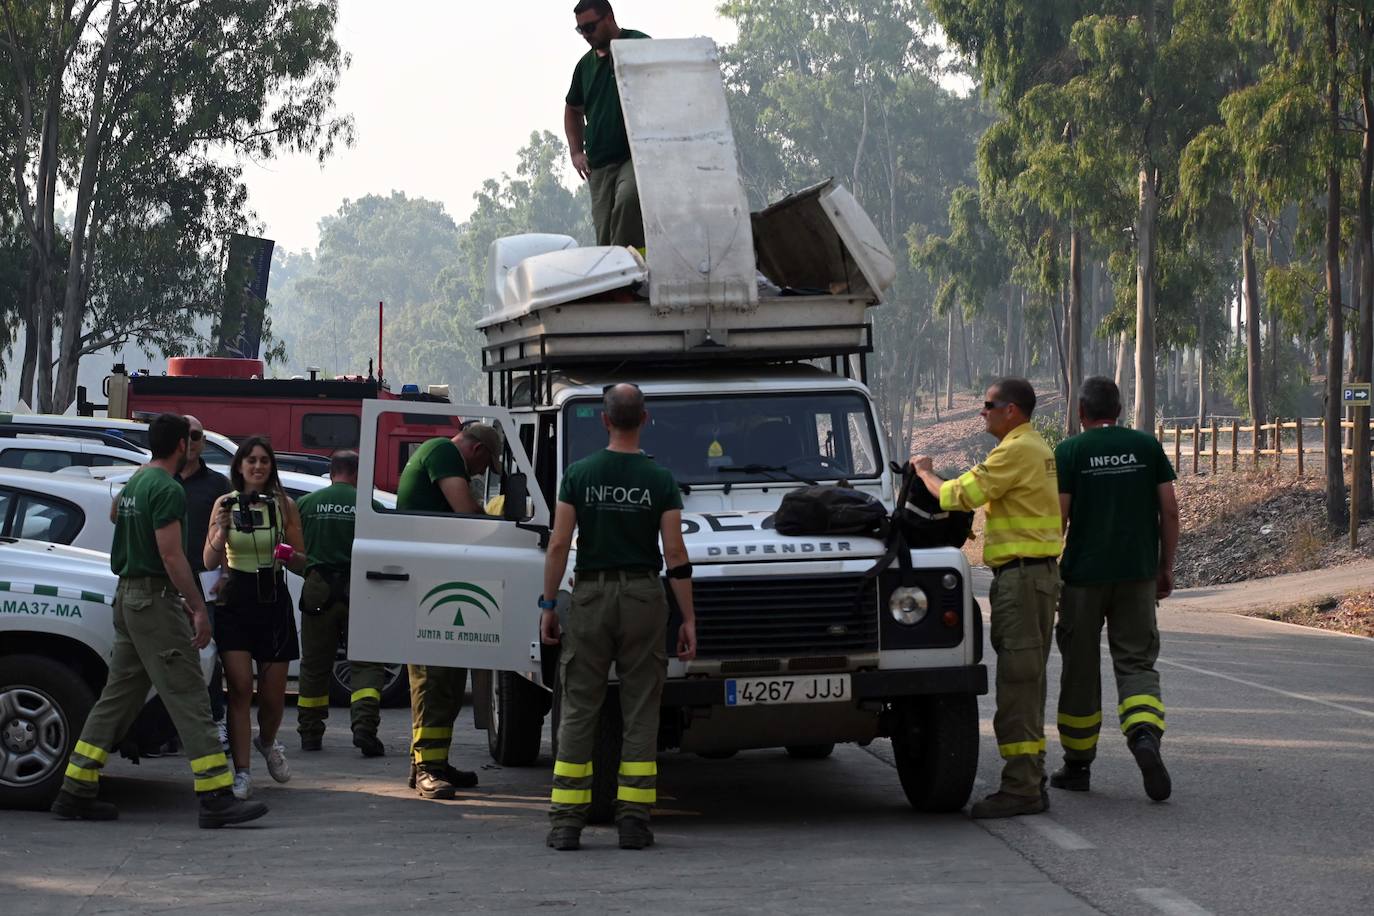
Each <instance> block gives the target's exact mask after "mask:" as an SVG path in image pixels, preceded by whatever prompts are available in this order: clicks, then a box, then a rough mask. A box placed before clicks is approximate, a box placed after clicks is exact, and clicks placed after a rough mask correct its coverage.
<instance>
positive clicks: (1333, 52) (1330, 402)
mask: <svg viewBox="0 0 1374 916" xmlns="http://www.w3.org/2000/svg"><path fill="white" fill-rule="evenodd" d="M1336 16H1337V7H1336V4H1335V2H1331V3H1329V4H1328V6H1327V10H1326V44H1327V47H1326V51H1327V83H1326V118H1327V131H1328V135H1329V138H1330V140H1331V141H1332V143H1333V144H1336V143H1337V142H1338V141H1339V139H1340V136H1341V120H1340V119H1341V84H1340V79H1341V75H1342V74H1341V70H1340V63H1339V60H1338V51H1339V47H1338V44H1337V36H1336ZM1328 156H1329V160H1330V161H1328V162H1327V164H1326V334H1327V341H1326V349H1327V365H1326V407H1325V410H1324V416H1325V420H1326V429H1325V431H1324V435H1323V447H1324V448H1325V450H1326V523H1327V527H1329V528H1330V529H1332V531H1334V532H1340V531H1341V530H1343V529H1344V528H1345V525H1346V521H1347V519H1348V516H1347V514H1346V506H1345V467H1344V462H1343V460H1342V458H1341V439H1342V436H1341V371H1342V366H1341V357H1342V356H1343V350H1344V346H1343V345H1344V343H1345V316H1344V315H1343V314H1342V313H1341V163H1340V161H1339V160H1338V159H1337V154H1336V153H1335V152H1334V151H1333V152H1331V153H1329V154H1328Z"/></svg>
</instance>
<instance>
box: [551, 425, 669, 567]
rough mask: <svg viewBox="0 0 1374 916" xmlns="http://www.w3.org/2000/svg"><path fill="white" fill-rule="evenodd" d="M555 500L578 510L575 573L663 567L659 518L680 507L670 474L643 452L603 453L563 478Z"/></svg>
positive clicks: (587, 460) (581, 464) (580, 462)
mask: <svg viewBox="0 0 1374 916" xmlns="http://www.w3.org/2000/svg"><path fill="white" fill-rule="evenodd" d="M558 501H559V502H562V503H568V504H570V505H571V506H573V507H574V508H575V509H576V510H577V531H578V534H577V571H578V572H591V571H594V570H598V569H623V570H644V569H648V570H653V571H655V572H657V571H658V569H659V567H661V566H662V565H663V554H662V553H660V552H659V549H658V528H659V522H660V520H661V519H662V518H663V513H665V512H668V511H671V510H673V509H681V508H682V491H681V490H679V489H678V486H677V481H675V480H673V474H672V472H671V471H669V470H668V469H667V468H665V467H661V466H660V465H658V464H656V463H655V462H654V460H653V459H652V458H650V457H648V456H647V455H644V454H642V453H638V452H637V453H634V454H630V453H628V452H613V451H611V450H610V449H603V450H601V451H599V452H597V453H596V454H595V455H588V456H587V457H586V458H583V459H582V460H581V461H577V462H574V463H573V464H572V466H570V467H569V468H568V469H567V471H565V472H564V473H563V481H562V483H561V484H559V487H558Z"/></svg>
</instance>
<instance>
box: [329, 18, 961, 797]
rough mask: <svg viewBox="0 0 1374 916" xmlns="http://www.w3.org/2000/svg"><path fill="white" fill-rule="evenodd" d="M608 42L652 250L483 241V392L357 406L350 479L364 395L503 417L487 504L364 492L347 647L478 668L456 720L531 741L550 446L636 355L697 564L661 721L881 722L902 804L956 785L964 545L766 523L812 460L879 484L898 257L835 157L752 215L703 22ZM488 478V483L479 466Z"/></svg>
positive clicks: (816, 740) (589, 437)
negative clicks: (689, 633)
mask: <svg viewBox="0 0 1374 916" xmlns="http://www.w3.org/2000/svg"><path fill="white" fill-rule="evenodd" d="M615 54H616V77H617V80H618V81H619V84H620V90H621V99H622V103H623V105H624V108H625V112H626V124H627V131H628V133H629V136H630V142H631V147H632V149H633V152H634V161H635V169H636V174H637V176H638V182H639V187H640V196H641V208H642V210H643V213H644V218H645V228H646V236H647V242H648V244H647V248H646V252H645V254H644V255H643V256H641V255H640V253H639V252H637V251H634V250H632V249H625V248H579V247H576V243H575V242H574V241H573V240H572V239H570V238H567V237H563V236H550V235H536V236H519V237H514V238H508V239H501V240H498V241H497V242H496V243H494V244H493V246H492V251H491V257H490V267H489V275H488V290H487V296H488V308H489V314H488V315H487V317H486V318H484V319H483V320H482V321H481V322H479V324H478V327H479V329H480V330H481V331H482V332H483V334H484V335H485V337H486V344H485V346H484V348H483V354H482V355H483V367H484V369H485V370H486V371H487V372H488V373H489V374H488V379H489V386H488V388H489V392H490V397H489V401H490V403H488V404H468V405H456V404H449V405H439V406H436V407H435V409H434V410H432V411H430V410H428V407H427V405H418V404H406V405H403V406H400V407H390V406H389V405H388V404H387V403H386V402H367V403H366V404H365V406H364V413H363V443H362V448H361V453H362V455H363V466H362V469H361V477H362V483H361V488H362V489H363V491H364V492H366V487H367V486H369V481H371V480H372V479H373V474H374V467H375V457H374V456H375V443H376V438H377V430H378V420H379V418H380V417H381V416H382V415H383V414H384V413H386V412H387V411H388V410H405V411H407V412H410V413H416V412H432V413H435V414H436V415H452V414H455V413H457V414H461V415H462V416H463V417H464V418H465V419H475V418H484V419H486V420H487V421H488V422H491V423H494V424H495V425H497V426H499V427H500V428H501V429H502V430H503V431H504V433H505V435H506V442H507V454H506V456H505V465H506V467H505V471H506V473H505V475H504V480H503V481H500V482H499V483H501V485H502V487H503V489H502V492H503V493H504V494H505V496H506V500H505V507H506V508H505V513H504V516H505V517H501V518H496V517H488V516H464V515H449V514H437V513H403V512H398V511H376V510H374V509H373V508H372V507H371V506H370V505H369V504H368V501H367V500H361V501H360V504H359V507H358V523H357V540H356V542H355V545H354V563H353V582H352V595H353V612H352V617H351V627H350V637H349V641H350V645H351V647H352V651H353V653H354V655H355V657H358V658H370V659H377V660H387V661H407V662H416V663H426V664H439V665H452V666H461V667H468V668H472V669H480V670H478V671H477V672H476V673H475V676H474V706H475V711H476V722H477V725H478V727H480V728H486V730H487V733H488V743H489V746H490V749H491V752H492V755H493V757H494V758H495V759H496V760H497V761H498V762H500V763H503V764H505V765H530V764H533V763H534V762H535V761H536V759H537V758H538V756H539V753H540V748H541V739H542V735H543V725H544V718H545V715H546V714H547V713H548V712H549V711H550V709H552V712H553V718H554V720H555V735H556V720H557V718H558V702H557V695H558V689H557V685H556V683H555V678H556V669H557V665H556V664H555V658H556V655H555V653H554V652H550V651H549V650H547V649H546V648H545V647H541V645H540V643H539V639H538V631H537V625H538V611H537V608H536V599H537V598H538V596H539V592H540V590H541V587H542V569H543V565H544V550H543V548H544V546H545V544H546V542H547V538H548V526H549V524H550V517H551V515H550V513H551V506H552V504H553V502H554V500H555V499H556V493H557V487H558V481H559V479H560V477H561V476H562V474H563V471H564V469H565V468H567V467H568V465H569V464H571V463H572V462H574V461H576V460H578V459H579V458H582V457H583V456H585V455H588V454H590V453H592V452H594V451H595V450H597V449H600V448H602V447H604V446H605V441H606V440H605V432H604V430H603V428H602V426H601V422H600V410H601V399H602V394H603V389H604V387H605V386H606V385H608V384H610V383H613V382H619V381H634V382H636V383H638V384H639V385H640V387H641V388H642V389H643V391H644V394H645V397H646V399H647V403H648V408H649V412H650V416H651V422H650V425H649V426H648V427H647V428H646V429H645V431H644V436H643V441H642V446H643V448H644V449H645V451H646V452H647V453H649V454H650V455H652V456H653V457H654V458H655V460H657V461H658V462H659V463H661V464H663V465H664V466H666V467H668V468H669V469H671V470H672V472H673V474H674V477H675V478H676V479H677V481H678V482H679V484H680V485H681V487H682V490H683V494H684V504H685V510H684V514H683V528H684V535H685V540H686V544H687V548H688V552H689V555H690V558H691V562H692V564H693V566H694V567H695V576H694V579H693V593H694V601H695V604H696V610H697V635H698V642H699V648H698V653H697V658H696V659H695V660H693V661H691V662H687V663H683V662H680V661H678V660H677V659H676V658H674V657H673V654H674V653H673V648H672V647H671V646H665V651H666V652H667V655H668V656H669V661H668V680H667V684H666V687H665V689H664V694H663V702H662V716H661V726H660V740H659V743H660V746H661V747H662V748H664V749H669V748H677V749H681V750H683V751H691V752H697V753H701V754H704V755H708V756H729V755H730V754H732V753H734V752H735V751H738V750H741V749H747V748H771V747H784V748H786V749H787V750H788V752H789V753H791V754H792V755H793V756H796V757H821V756H825V755H827V754H829V753H830V751H831V749H832V748H833V746H834V744H835V743H837V742H858V743H861V744H863V743H867V742H870V741H872V740H874V739H875V738H878V737H889V738H891V739H892V742H893V746H894V750H895V754H896V760H897V766H898V771H899V775H900V779H901V783H902V787H903V789H904V790H905V793H906V796H907V798H908V800H909V801H910V803H911V804H912V805H913V806H914V807H916V808H918V809H920V810H924V811H950V810H956V809H958V808H961V807H962V806H963V805H964V803H965V802H966V800H967V798H968V795H969V792H970V791H971V788H972V784H973V779H974V774H975V771H976V768H977V754H978V714H977V704H976V697H977V695H978V694H980V693H985V692H986V690H987V673H986V669H985V668H984V666H983V665H982V664H981V651H982V648H981V647H982V634H981V617H980V616H979V614H978V612H977V609H976V605H975V604H974V602H973V600H972V591H971V578H970V573H969V566H968V563H967V561H966V560H965V558H964V556H963V554H962V552H961V551H960V550H958V549H956V548H955V547H954V546H948V547H941V548H933V549H924V550H913V551H911V552H910V555H909V560H910V562H909V564H908V563H894V564H892V565H891V566H890V567H889V568H887V569H886V570H885V571H883V572H882V573H881V574H880V575H877V576H874V577H865V575H864V574H865V573H866V572H868V571H869V570H871V569H872V568H873V567H874V565H875V563H877V562H878V560H879V559H880V558H882V557H883V556H884V553H885V549H886V548H885V544H884V543H883V542H882V541H880V540H878V539H877V538H876V537H860V536H855V537H826V536H816V537H786V536H783V535H780V534H778V533H777V532H776V531H775V530H774V529H773V524H772V522H773V513H774V510H776V509H777V507H778V505H779V503H780V502H781V500H782V497H783V495H784V494H785V493H786V492H788V491H789V490H791V489H794V488H796V487H799V486H802V485H804V484H805V483H809V482H817V483H827V484H835V483H840V482H844V483H845V484H846V485H847V486H850V487H853V488H855V489H859V490H862V491H864V492H866V493H869V494H871V495H872V496H874V497H876V498H878V499H880V500H882V501H883V502H884V504H885V505H887V506H888V508H889V509H891V508H892V506H893V502H894V480H893V478H892V476H891V472H890V470H889V464H888V456H887V454H886V452H885V449H884V445H883V437H882V436H881V435H880V433H879V430H878V427H877V424H876V422H875V419H874V412H873V409H872V403H871V399H870V395H869V392H868V389H867V387H866V385H865V384H864V374H865V355H866V354H867V353H868V352H869V351H871V349H872V330H871V326H870V325H869V323H868V321H867V319H866V310H867V309H868V308H869V307H870V306H873V305H877V304H879V303H880V302H881V301H882V294H883V291H884V290H885V289H886V288H887V287H888V286H889V285H890V284H891V283H892V280H893V277H894V274H895V271H894V267H893V262H892V257H891V254H890V253H889V251H888V249H887V247H886V246H885V244H884V243H883V241H882V238H881V237H880V235H879V234H878V232H877V230H876V229H875V228H874V226H873V224H872V223H871V221H869V219H868V217H867V216H866V215H865V214H864V213H863V211H862V209H861V208H860V207H859V205H858V204H857V202H856V201H855V200H854V198H853V197H852V196H851V195H850V194H849V193H848V192H847V191H846V190H844V189H843V188H842V187H839V186H837V185H833V184H831V183H829V182H824V183H822V184H819V185H816V186H814V187H812V188H808V189H806V190H805V191H803V192H800V193H798V194H795V195H792V196H791V197H788V198H787V199H785V200H783V201H780V202H779V203H777V204H774V205H773V206H771V207H769V208H767V209H765V210H763V211H761V212H758V213H753V214H751V213H749V211H748V208H747V206H745V202H744V195H743V192H742V191H741V189H740V185H739V182H738V178H737V175H736V172H735V163H734V156H735V153H734V144H733V138H732V136H731V135H730V130H729V122H728V117H727V116H726V112H725V100H724V95H723V91H722V89H721V84H720V77H719V71H718V69H717V64H716V60H715V48H714V46H713V45H712V44H711V43H710V42H709V41H707V40H704V39H692V40H670V41H654V40H638V41H625V42H619V43H617V45H616V47H615ZM665 94H666V95H665ZM760 274H762V275H764V276H766V281H767V282H764V281H763V280H761V279H760ZM486 484H487V486H488V490H489V495H490V492H494V491H495V488H496V486H497V484H498V481H497V480H495V479H494V477H493V479H491V480H489V481H486ZM574 563H575V558H574ZM574 563H570V564H569V569H570V570H571V568H572V566H573V565H574ZM570 587H571V578H569V581H568V583H567V587H566V588H565V590H564V592H563V593H562V594H561V595H560V597H561V598H562V599H563V600H562V601H561V606H563V607H566V604H567V600H566V599H567V595H568V589H570ZM673 613H674V615H675V614H676V611H674V612H673ZM675 631H676V626H675V624H674V623H673V621H671V620H670V621H669V625H668V632H669V633H670V634H673V633H675ZM612 681H614V675H612ZM619 723H620V719H619V707H618V700H617V695H616V692H615V690H614V689H612V690H611V691H610V693H609V694H608V700H607V703H606V705H605V707H604V708H603V710H602V725H601V726H600V727H599V730H598V740H597V749H596V756H595V759H594V770H593V772H594V773H595V774H596V784H595V785H594V787H593V818H594V819H595V818H601V819H604V818H605V817H607V816H608V815H609V814H610V810H611V804H612V800H613V798H614V795H615V778H616V777H615V774H616V771H617V766H616V763H617V760H618V754H619V736H620V724H619Z"/></svg>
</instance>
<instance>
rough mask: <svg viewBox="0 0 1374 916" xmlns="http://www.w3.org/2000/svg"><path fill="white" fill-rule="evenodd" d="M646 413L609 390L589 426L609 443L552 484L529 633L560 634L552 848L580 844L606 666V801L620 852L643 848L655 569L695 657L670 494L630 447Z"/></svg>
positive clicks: (657, 620)
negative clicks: (610, 737) (609, 711)
mask: <svg viewBox="0 0 1374 916" xmlns="http://www.w3.org/2000/svg"><path fill="white" fill-rule="evenodd" d="M648 419H649V412H648V411H647V410H645V409H644V394H643V392H641V391H640V390H639V387H638V386H636V385H631V384H620V385H612V386H609V387H608V388H607V389H606V393H605V398H604V403H603V411H602V414H601V422H602V425H604V426H605V427H606V432H607V434H608V435H609V439H610V442H609V444H608V445H607V447H606V448H604V449H602V450H601V451H599V452H597V453H596V454H594V455H589V456H587V457H586V458H583V459H582V460H581V461H577V462H574V463H573V464H572V465H571V466H569V467H568V469H567V470H566V471H564V472H563V480H562V482H561V483H560V484H559V488H558V509H557V512H556V514H555V516H554V524H553V536H552V537H551V538H550V541H549V550H548V556H547V559H546V560H545V564H544V592H543V594H542V595H541V596H540V598H539V608H540V610H541V611H542V614H541V616H540V624H539V629H540V636H541V638H542V639H543V641H544V643H545V644H549V645H552V644H556V643H559V642H560V641H561V642H562V646H563V648H562V651H561V652H560V659H559V666H560V667H559V685H558V690H559V691H560V700H561V703H560V707H559V709H560V716H559V722H558V754H557V757H556V759H555V760H554V764H553V795H552V799H551V801H552V804H551V806H550V811H549V818H550V820H551V822H552V829H550V830H549V836H548V840H547V842H548V845H549V846H552V847H553V848H554V849H560V850H572V849H577V848H579V847H580V846H581V837H582V827H583V825H584V824H586V822H587V815H588V813H589V812H590V810H591V801H592V747H593V743H594V740H595V736H596V723H597V719H598V718H599V717H600V715H601V704H602V702H603V701H604V700H605V698H606V678H607V675H608V674H609V672H610V668H611V665H612V664H614V665H615V669H616V673H617V675H618V676H619V678H620V709H621V714H622V718H623V721H624V727H623V732H622V738H621V745H620V767H619V776H618V784H619V788H618V789H617V791H616V805H615V807H616V822H617V823H618V824H619V827H620V848H621V849H643V848H645V847H646V846H650V845H652V844H653V841H654V835H653V833H652V832H651V831H650V830H649V809H650V808H652V807H653V804H654V802H655V801H656V800H657V797H658V795H657V777H658V763H657V758H658V704H659V698H660V697H661V696H662V694H663V682H664V679H665V678H666V677H667V662H666V659H665V658H664V657H663V655H662V652H663V646H664V643H665V641H666V637H667V633H666V628H667V624H668V616H669V611H668V603H667V598H666V596H665V594H664V591H663V583H662V581H661V578H660V577H661V576H662V575H664V573H663V568H664V566H665V565H666V567H667V573H666V575H667V577H668V581H669V583H670V584H671V586H672V589H673V598H674V599H675V603H676V605H677V610H678V611H679V612H680V614H681V617H682V623H681V626H680V627H679V628H678V633H677V656H678V658H680V659H682V660H683V661H690V660H691V659H692V658H694V657H695V656H696V648H697V636H696V615H695V612H694V610H693V607H692V579H691V576H692V564H691V563H689V562H688V558H687V547H686V545H685V544H684V543H683V540H682V492H681V490H679V489H678V485H677V482H676V481H674V480H673V475H672V473H671V472H669V471H668V469H667V468H664V467H660V466H659V465H658V464H656V463H655V462H654V460H653V459H652V458H650V457H649V456H647V455H645V454H644V453H643V452H642V451H640V448H639V433H640V430H641V429H642V428H643V426H644V423H645V422H646V421H647V420H648ZM574 529H576V530H577V532H578V538H577V565H576V584H575V585H574V586H573V591H572V604H571V607H570V608H569V609H568V614H567V622H566V625H565V626H563V627H562V628H561V633H560V623H559V619H558V613H557V608H558V594H559V586H560V585H561V583H562V582H563V574H564V572H565V571H566V569H567V565H568V552H569V550H570V548H571V547H572V540H573V531H574ZM660 539H661V540H662V544H663V552H662V553H659V542H660Z"/></svg>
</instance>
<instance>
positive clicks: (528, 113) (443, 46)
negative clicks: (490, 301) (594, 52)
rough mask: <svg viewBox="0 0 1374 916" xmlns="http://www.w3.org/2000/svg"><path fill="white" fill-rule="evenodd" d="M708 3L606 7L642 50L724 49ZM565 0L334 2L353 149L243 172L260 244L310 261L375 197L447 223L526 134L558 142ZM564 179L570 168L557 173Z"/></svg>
mask: <svg viewBox="0 0 1374 916" xmlns="http://www.w3.org/2000/svg"><path fill="white" fill-rule="evenodd" d="M717 2H718V0H616V2H615V8H616V19H617V20H618V21H619V23H620V25H621V27H622V28H632V29H638V30H639V31H642V32H647V33H649V34H650V35H652V36H654V37H655V38H681V37H688V36H693V35H706V36H709V37H711V38H713V39H715V41H716V43H717V44H729V43H730V42H732V41H734V39H735V29H734V26H733V23H730V22H727V21H725V20H723V19H721V18H720V17H718V16H717V15H716V13H715V6H716V3H717ZM574 5H576V0H505V2H501V3H492V4H486V3H473V2H470V0H469V2H458V0H390V2H382V0H340V3H339V24H338V37H339V42H340V44H342V45H343V47H344V49H345V50H346V51H347V52H348V53H349V54H351V55H352V57H353V65H352V66H351V67H350V68H349V69H348V71H347V72H346V73H344V75H343V78H342V80H341V81H340V84H339V88H338V91H337V93H336V94H335V102H336V104H337V107H338V110H339V111H342V112H347V113H349V114H352V115H353V118H354V123H355V129H356V134H357V140H356V142H355V143H354V145H353V148H352V149H343V150H340V151H339V152H337V153H336V154H335V155H334V156H333V157H332V158H331V159H329V160H328V161H327V162H326V163H325V164H324V166H323V167H321V166H319V165H318V164H316V162H315V161H314V159H313V158H311V157H308V156H299V157H297V156H293V157H286V158H279V159H276V160H273V161H272V162H268V163H264V164H255V163H251V162H250V163H246V164H245V165H244V175H243V177H244V181H245V183H246V184H247V186H248V191H249V205H250V206H251V207H252V208H253V210H254V211H255V212H256V213H257V215H258V218H259V219H261V220H262V222H263V223H264V224H265V225H264V227H263V229H264V232H265V234H266V236H267V237H268V238H272V239H276V241H277V244H278V246H281V247H285V248H287V249H289V250H291V251H298V250H300V249H302V248H314V247H315V244H316V242H317V241H318V226H317V223H318V222H319V219H320V217H322V216H326V215H328V214H331V213H334V212H335V211H336V210H338V208H339V204H341V203H342V202H343V201H344V200H345V199H357V198H359V197H362V196H364V195H366V194H388V193H390V192H391V191H392V190H393V189H394V190H398V191H404V192H405V193H406V194H408V195H410V196H411V197H426V198H429V199H431V200H437V201H439V202H441V203H442V204H443V205H444V207H445V209H446V210H447V211H448V213H449V215H450V216H452V217H453V218H454V220H455V221H462V220H463V219H465V218H466V217H467V216H468V214H469V213H470V212H471V210H472V195H473V192H475V191H476V190H477V189H478V188H479V187H480V186H481V184H482V182H483V181H484V180H486V179H487V178H495V177H497V176H499V175H500V174H501V173H502V172H513V171H514V169H515V162H516V159H515V154H516V151H517V150H518V149H519V148H520V147H521V146H523V145H525V142H526V141H527V140H528V139H529V135H530V132H531V131H534V130H551V131H553V132H554V133H556V134H557V135H558V136H560V137H561V136H562V135H563V96H564V95H565V94H566V93H567V91H568V84H569V83H570V82H571V80H572V70H573V66H574V64H576V62H577V59H578V57H579V56H580V55H582V54H584V53H586V51H587V43H586V42H585V41H584V40H583V39H582V36H580V35H578V34H576V33H575V32H574V31H573V23H574V17H573V15H572V8H573V6H574ZM568 172H569V174H571V169H569V170H568Z"/></svg>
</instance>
